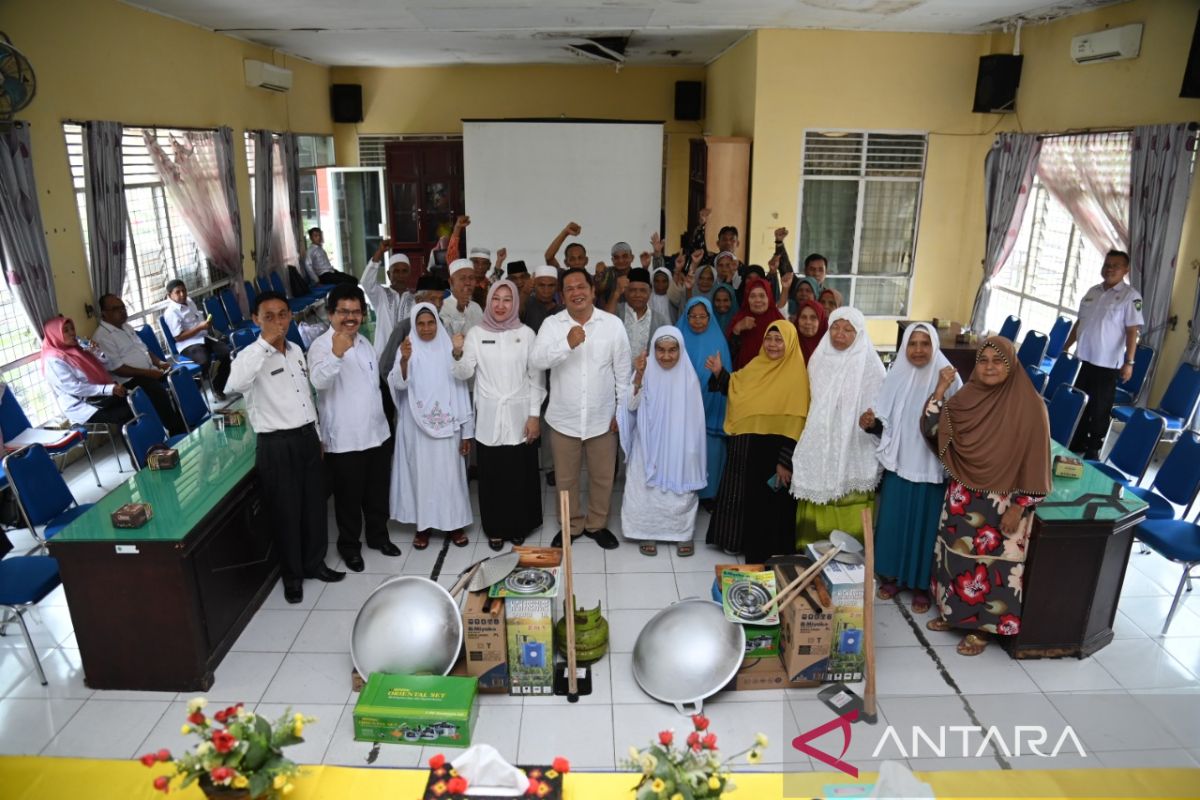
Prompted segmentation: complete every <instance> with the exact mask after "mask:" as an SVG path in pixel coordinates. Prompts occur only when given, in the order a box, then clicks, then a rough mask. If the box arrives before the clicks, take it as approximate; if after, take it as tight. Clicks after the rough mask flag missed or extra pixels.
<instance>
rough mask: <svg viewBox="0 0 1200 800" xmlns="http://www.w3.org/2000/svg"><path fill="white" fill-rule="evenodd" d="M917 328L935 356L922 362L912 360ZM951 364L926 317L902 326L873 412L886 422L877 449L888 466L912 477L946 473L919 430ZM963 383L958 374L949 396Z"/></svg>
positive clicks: (939, 477) (938, 477) (919, 479)
mask: <svg viewBox="0 0 1200 800" xmlns="http://www.w3.org/2000/svg"><path fill="white" fill-rule="evenodd" d="M916 331H922V332H924V333H926V334H928V335H929V340H930V341H931V342H932V343H933V358H931V359H930V360H929V363H928V364H926V365H925V366H923V367H915V366H913V365H912V364H911V363H909V360H908V357H907V356H906V355H905V354H906V353H907V352H908V340H909V337H911V336H912V335H913V333H915V332H916ZM948 366H950V361H949V359H947V358H946V356H945V355H944V354H943V353H942V351H941V349H940V348H939V347H938V334H937V331H936V330H934V327H933V326H932V325H930V324H929V323H928V322H917V323H914V324H912V325H909V326H908V327H907V328H905V330H904V338H903V339H901V340H900V349H899V351H897V353H896V360H895V361H893V362H892V368H891V370H890V371H889V372H888V374H887V377H886V378H884V380H883V386H882V387H881V388H880V390H879V398H878V399H877V400H876V401H875V405H874V407H873V408H874V409H875V416H876V418H878V419H879V420H880V421H881V422H882V423H883V436H882V437H881V438H880V440H879V446H878V447H877V448H876V453H877V455H878V458H879V463H880V464H882V465H883V468H884V469H887V470H891V471H892V472H894V473H896V474H897V475H899V476H900V477H901V478H904V480H906V481H912V482H914V483H941V482H942V481H943V480H945V478H946V473H945V470H944V469H943V467H942V462H940V461H938V459H937V456H936V455H934V452H933V450H932V449H931V448H930V447H929V444H928V443H927V442H926V440H925V437H924V435H922V433H921V417H922V415H923V414H924V413H925V402H926V401H927V400H928V399H929V396H930V395H931V394H933V390H934V389H935V388H936V387H937V382H938V373H939V372H941V371H942V368H943V367H948ZM961 388H962V379H961V378H959V377H955V379H954V384H953V385H951V387H950V390H949V391H948V392H946V397H950V395H952V394H954V393H955V392H957V391H958V390H959V389H961Z"/></svg>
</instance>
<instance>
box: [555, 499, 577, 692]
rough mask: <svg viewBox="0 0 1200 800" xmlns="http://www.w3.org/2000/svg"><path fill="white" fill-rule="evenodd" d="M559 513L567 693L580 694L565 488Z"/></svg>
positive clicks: (559, 500)
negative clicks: (577, 674) (561, 541)
mask: <svg viewBox="0 0 1200 800" xmlns="http://www.w3.org/2000/svg"><path fill="white" fill-rule="evenodd" d="M558 505H559V509H560V511H559V513H560V514H561V515H562V520H563V567H564V568H565V570H566V573H567V580H566V587H564V588H565V590H566V593H567V596H566V597H565V598H563V615H564V616H566V618H567V694H568V695H569V696H572V697H573V696H575V695H577V694H579V678H578V677H577V676H576V675H575V577H574V575H573V574H572V564H571V495H570V493H569V492H568V491H567V490H566V489H563V490H562V491H560V492H559V493H558Z"/></svg>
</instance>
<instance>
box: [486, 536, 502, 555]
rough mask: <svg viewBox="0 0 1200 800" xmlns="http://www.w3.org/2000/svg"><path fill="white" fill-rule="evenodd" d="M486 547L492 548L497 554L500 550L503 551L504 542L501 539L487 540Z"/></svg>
mask: <svg viewBox="0 0 1200 800" xmlns="http://www.w3.org/2000/svg"><path fill="white" fill-rule="evenodd" d="M488 547H490V548H492V549H493V550H495V551H496V552H497V553H499V552H500V551H501V550H503V549H504V540H503V539H488Z"/></svg>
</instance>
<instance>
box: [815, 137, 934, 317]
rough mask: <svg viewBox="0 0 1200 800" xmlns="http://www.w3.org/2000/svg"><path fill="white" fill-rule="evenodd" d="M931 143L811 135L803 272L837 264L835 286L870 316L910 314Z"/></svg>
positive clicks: (923, 139)
mask: <svg viewBox="0 0 1200 800" xmlns="http://www.w3.org/2000/svg"><path fill="white" fill-rule="evenodd" d="M926 146H927V141H926V136H925V134H921V133H876V132H873V131H806V132H805V134H804V158H803V177H802V179H801V183H800V226H799V227H800V246H799V251H798V252H797V253H796V259H795V260H796V263H797V268H800V265H801V264H802V263H803V259H804V258H805V256H807V255H808V254H809V253H820V254H821V255H823V256H825V257H826V258H827V259H828V260H829V278H827V280H826V285H827V286H832V287H833V288H835V289H837V290H838V291H840V292H841V293H842V294H843V295H844V296H845V299H846V302H847V303H849V304H850V305H853V306H856V307H857V308H859V309H860V310H861V311H862V312H863V313H864V314H866V315H868V316H878V317H901V316H904V315H905V314H906V313H907V311H908V294H909V286H910V283H911V280H912V270H913V253H914V250H915V248H916V241H917V218H918V216H919V214H920V209H921V188H922V182H923V180H924V177H925V153H926Z"/></svg>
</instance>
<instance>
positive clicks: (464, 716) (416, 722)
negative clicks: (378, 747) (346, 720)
mask: <svg viewBox="0 0 1200 800" xmlns="http://www.w3.org/2000/svg"><path fill="white" fill-rule="evenodd" d="M475 688H476V687H475V679H474V678H455V677H452V676H444V677H443V676H441V675H385V674H383V673H381V672H376V673H372V675H371V677H370V678H368V679H367V685H366V687H364V688H363V690H362V692H361V693H360V694H359V696H358V702H357V703H356V704H355V706H354V738H355V739H357V740H358V741H360V742H394V743H397V744H411V745H417V746H418V747H424V746H429V747H467V746H468V745H470V744H471V728H472V727H473V725H474V719H475Z"/></svg>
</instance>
